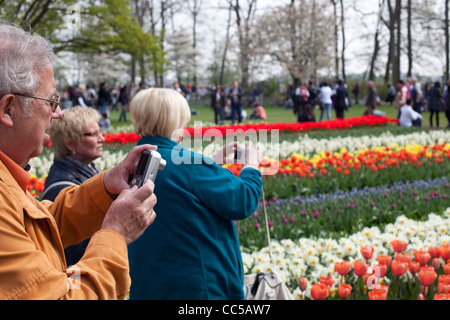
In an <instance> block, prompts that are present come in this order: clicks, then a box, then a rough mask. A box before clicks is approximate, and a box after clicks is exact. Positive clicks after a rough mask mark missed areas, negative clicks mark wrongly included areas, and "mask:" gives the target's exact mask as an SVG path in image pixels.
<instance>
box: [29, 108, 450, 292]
mask: <svg viewBox="0 0 450 320" xmlns="http://www.w3.org/2000/svg"><path fill="white" fill-rule="evenodd" d="M391 121H392V122H395V121H396V120H391V119H386V118H380V117H358V118H351V119H346V120H334V121H324V122H317V123H303V124H298V123H292V124H264V123H261V124H247V125H243V126H232V127H231V126H220V127H204V128H188V129H187V130H186V131H185V133H186V135H190V136H191V138H195V137H200V136H201V137H202V139H201V141H202V143H201V144H200V146H198V145H194V146H193V147H194V151H197V152H201V153H204V154H205V155H207V156H212V155H213V154H214V153H215V152H217V151H218V149H219V148H221V147H223V145H222V144H221V143H215V142H213V143H211V142H208V141H206V140H207V139H206V138H205V136H207V134H206V133H208V131H209V130H218V132H219V133H220V134H222V135H223V136H225V135H229V134H235V133H236V132H245V131H247V130H267V131H271V130H274V129H276V130H279V131H280V132H283V134H282V135H280V137H281V138H282V139H283V140H282V141H276V140H274V139H271V141H269V142H262V141H258V142H257V143H256V146H257V147H258V148H259V149H260V150H262V151H263V153H264V154H265V156H266V157H265V159H264V161H263V162H262V163H261V171H262V172H263V173H266V172H265V170H267V168H268V167H271V168H273V167H274V168H277V170H276V174H274V175H263V181H264V191H265V195H266V199H265V201H266V205H267V212H268V216H269V220H270V221H269V225H270V228H269V229H270V232H271V236H272V239H273V253H274V259H275V260H274V269H275V270H277V271H278V272H280V273H281V275H282V276H283V277H285V278H286V279H287V283H288V285H289V287H290V288H291V290H292V291H293V293H294V295H295V296H296V297H297V298H299V299H300V298H301V299H304V298H306V299H323V298H326V299H343V298H346V299H376V298H382V299H414V300H415V299H417V298H425V299H433V298H434V299H445V298H448V286H449V285H448V277H446V276H444V273H446V271H445V270H448V269H449V267H448V261H446V259H445V258H446V256H445V254H446V253H444V255H442V254H441V253H439V257H438V256H436V253H435V252H436V249H435V248H436V247H438V246H439V247H440V248H448V245H449V243H450V238H449V235H448V234H449V232H448V228H449V216H450V209H447V208H450V200H449V197H450V193H449V190H450V188H449V179H450V144H449V141H450V131H448V130H446V131H445V130H433V131H420V132H418V131H416V132H411V131H407V130H405V131H402V130H400V129H398V128H397V127H395V130H394V131H395V132H396V133H395V134H393V133H391V132H390V131H388V129H386V128H382V129H381V128H379V127H378V128H377V126H383V125H385V124H386V123H389V122H391ZM368 126H374V127H373V128H371V129H370V130H369V132H373V133H374V134H369V135H367V134H363V133H362V132H366V131H363V130H365V128H367V127H368ZM351 128H353V129H351ZM354 128H359V129H354ZM363 128H364V129H363ZM122 129H123V130H119V131H116V132H110V133H108V134H105V140H106V146H105V149H104V156H103V157H102V158H101V159H98V160H96V164H97V165H98V166H99V167H100V169H102V170H105V169H108V168H110V167H112V166H114V165H115V164H117V163H118V162H119V161H121V160H122V159H123V158H124V157H125V155H126V153H127V152H128V151H129V150H130V149H131V147H132V146H133V145H134V144H135V142H136V141H137V140H138V139H140V136H138V135H136V134H134V133H130V132H126V130H125V129H126V128H122ZM319 129H321V130H324V129H325V130H326V131H323V132H326V133H325V134H323V133H322V132H321V131H319ZM336 129H337V130H336ZM391 129H392V128H391ZM318 137H319V138H318ZM323 137H326V138H323ZM186 140H187V141H188V142H189V139H186ZM191 142H192V140H191ZM205 145H207V148H205ZM195 148H199V149H198V150H196V149H195ZM52 162H53V153H52V152H51V148H46V152H44V154H43V155H41V156H40V157H39V158H34V159H32V160H31V161H30V164H31V167H32V170H31V171H30V173H31V174H32V181H31V183H30V185H29V186H28V188H29V190H30V191H32V192H34V193H35V194H36V196H39V193H40V192H42V189H43V185H44V182H45V177H46V174H47V172H48V170H49V169H50V166H51V164H52ZM224 167H226V168H228V169H229V170H230V171H232V172H233V173H235V174H236V175H239V172H240V169H241V167H242V166H241V165H235V164H227V165H224ZM264 223H265V221H264V219H263V217H262V215H261V211H260V210H259V209H258V212H255V213H254V215H253V216H252V217H250V218H248V219H246V220H244V221H242V222H239V224H238V234H239V238H240V242H241V246H242V252H243V258H244V263H245V271H246V272H247V273H250V272H257V271H267V270H269V269H270V268H272V266H271V265H270V264H269V261H268V253H267V247H266V244H267V238H266V234H265V230H264V228H262V227H263V226H264ZM394 240H402V241H405V242H406V244H407V247H406V249H405V250H403V251H402V252H399V253H398V254H397V253H396V252H395V250H394V248H393V247H392V244H391V243H397V242H393V241H394ZM371 248H373V252H372V249H371ZM414 250H415V251H414ZM421 250H425V251H427V252H428V250H429V252H428V254H429V255H430V259H429V260H428V261H427V263H426V264H423V265H422V267H423V269H422V271H420V268H419V269H417V263H419V264H420V263H421V261H422V260H421V259H424V258H421V257H423V256H424V255H425V254H423V253H420V252H421ZM439 250H440V249H439ZM442 250H447V249H442ZM439 252H440V251H439ZM415 253H416V255H414V254H415ZM408 255H409V256H410V257H414V258H411V259H410V258H409V257H408ZM369 256H370V257H369ZM387 256H390V258H388V257H387ZM416 256H417V257H416ZM378 258H379V259H380V260H382V261H385V260H386V259H388V260H389V259H390V263H389V264H386V267H383V266H381V265H382V264H383V263H382V261H379V260H378ZM437 258H438V260H439V267H437V260H436V259H437ZM383 259H384V260H383ZM433 259H434V267H436V268H433V270H431V269H430V268H431V267H433ZM344 261H347V262H344ZM405 261H407V263H408V266H407V267H406V265H405V263H406V262H405ZM402 263H403V264H402ZM349 264H350V265H349ZM427 268H428V269H427ZM347 269H348V271H347ZM405 269H408V270H407V271H405V272H404V273H403V274H401V272H400V271H403V270H405ZM372 272H373V274H372ZM433 272H435V274H434V273H433ZM344 273H345V275H344ZM341 274H343V275H341ZM419 274H420V276H419ZM379 275H383V276H380V277H379V279H378V278H377V276H379ZM300 279H301V281H300ZM368 279H370V280H371V281H372V283H368V282H367V280H368ZM377 279H378V280H377ZM432 280H433V281H432ZM422 283H423V284H426V287H427V289H425V287H423V288H422V285H423V284H422ZM305 284H306V286H305ZM299 285H300V287H301V288H302V290H300V287H299ZM419 294H422V295H421V296H420V295H419Z"/></svg>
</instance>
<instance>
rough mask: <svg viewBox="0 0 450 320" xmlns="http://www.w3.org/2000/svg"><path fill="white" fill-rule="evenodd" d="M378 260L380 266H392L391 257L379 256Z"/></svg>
mask: <svg viewBox="0 0 450 320" xmlns="http://www.w3.org/2000/svg"><path fill="white" fill-rule="evenodd" d="M377 260H378V263H379V264H384V265H386V266H388V267H389V265H390V264H391V261H392V257H391V256H390V255H386V256H382V255H379V256H378V257H377Z"/></svg>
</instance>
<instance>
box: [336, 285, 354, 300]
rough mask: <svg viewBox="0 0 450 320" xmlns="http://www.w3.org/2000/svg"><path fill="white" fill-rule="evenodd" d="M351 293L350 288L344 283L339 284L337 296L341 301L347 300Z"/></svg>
mask: <svg viewBox="0 0 450 320" xmlns="http://www.w3.org/2000/svg"><path fill="white" fill-rule="evenodd" d="M350 293H352V286H351V285H349V284H346V283H341V284H340V285H339V287H338V294H339V297H340V298H341V299H342V300H345V299H347V298H348V296H349V295H350Z"/></svg>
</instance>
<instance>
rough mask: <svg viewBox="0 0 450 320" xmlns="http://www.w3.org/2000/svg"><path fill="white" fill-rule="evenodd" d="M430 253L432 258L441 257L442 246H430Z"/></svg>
mask: <svg viewBox="0 0 450 320" xmlns="http://www.w3.org/2000/svg"><path fill="white" fill-rule="evenodd" d="M428 253H429V254H430V256H431V258H432V259H434V258H439V257H440V256H441V247H440V246H435V247H429V248H428Z"/></svg>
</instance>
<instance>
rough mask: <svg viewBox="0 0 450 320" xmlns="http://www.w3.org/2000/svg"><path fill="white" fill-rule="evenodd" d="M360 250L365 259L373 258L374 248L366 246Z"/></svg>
mask: <svg viewBox="0 0 450 320" xmlns="http://www.w3.org/2000/svg"><path fill="white" fill-rule="evenodd" d="M360 250H361V254H362V256H363V257H364V259H366V260H369V259H370V258H372V255H373V247H371V246H365V247H361V249H360Z"/></svg>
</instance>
